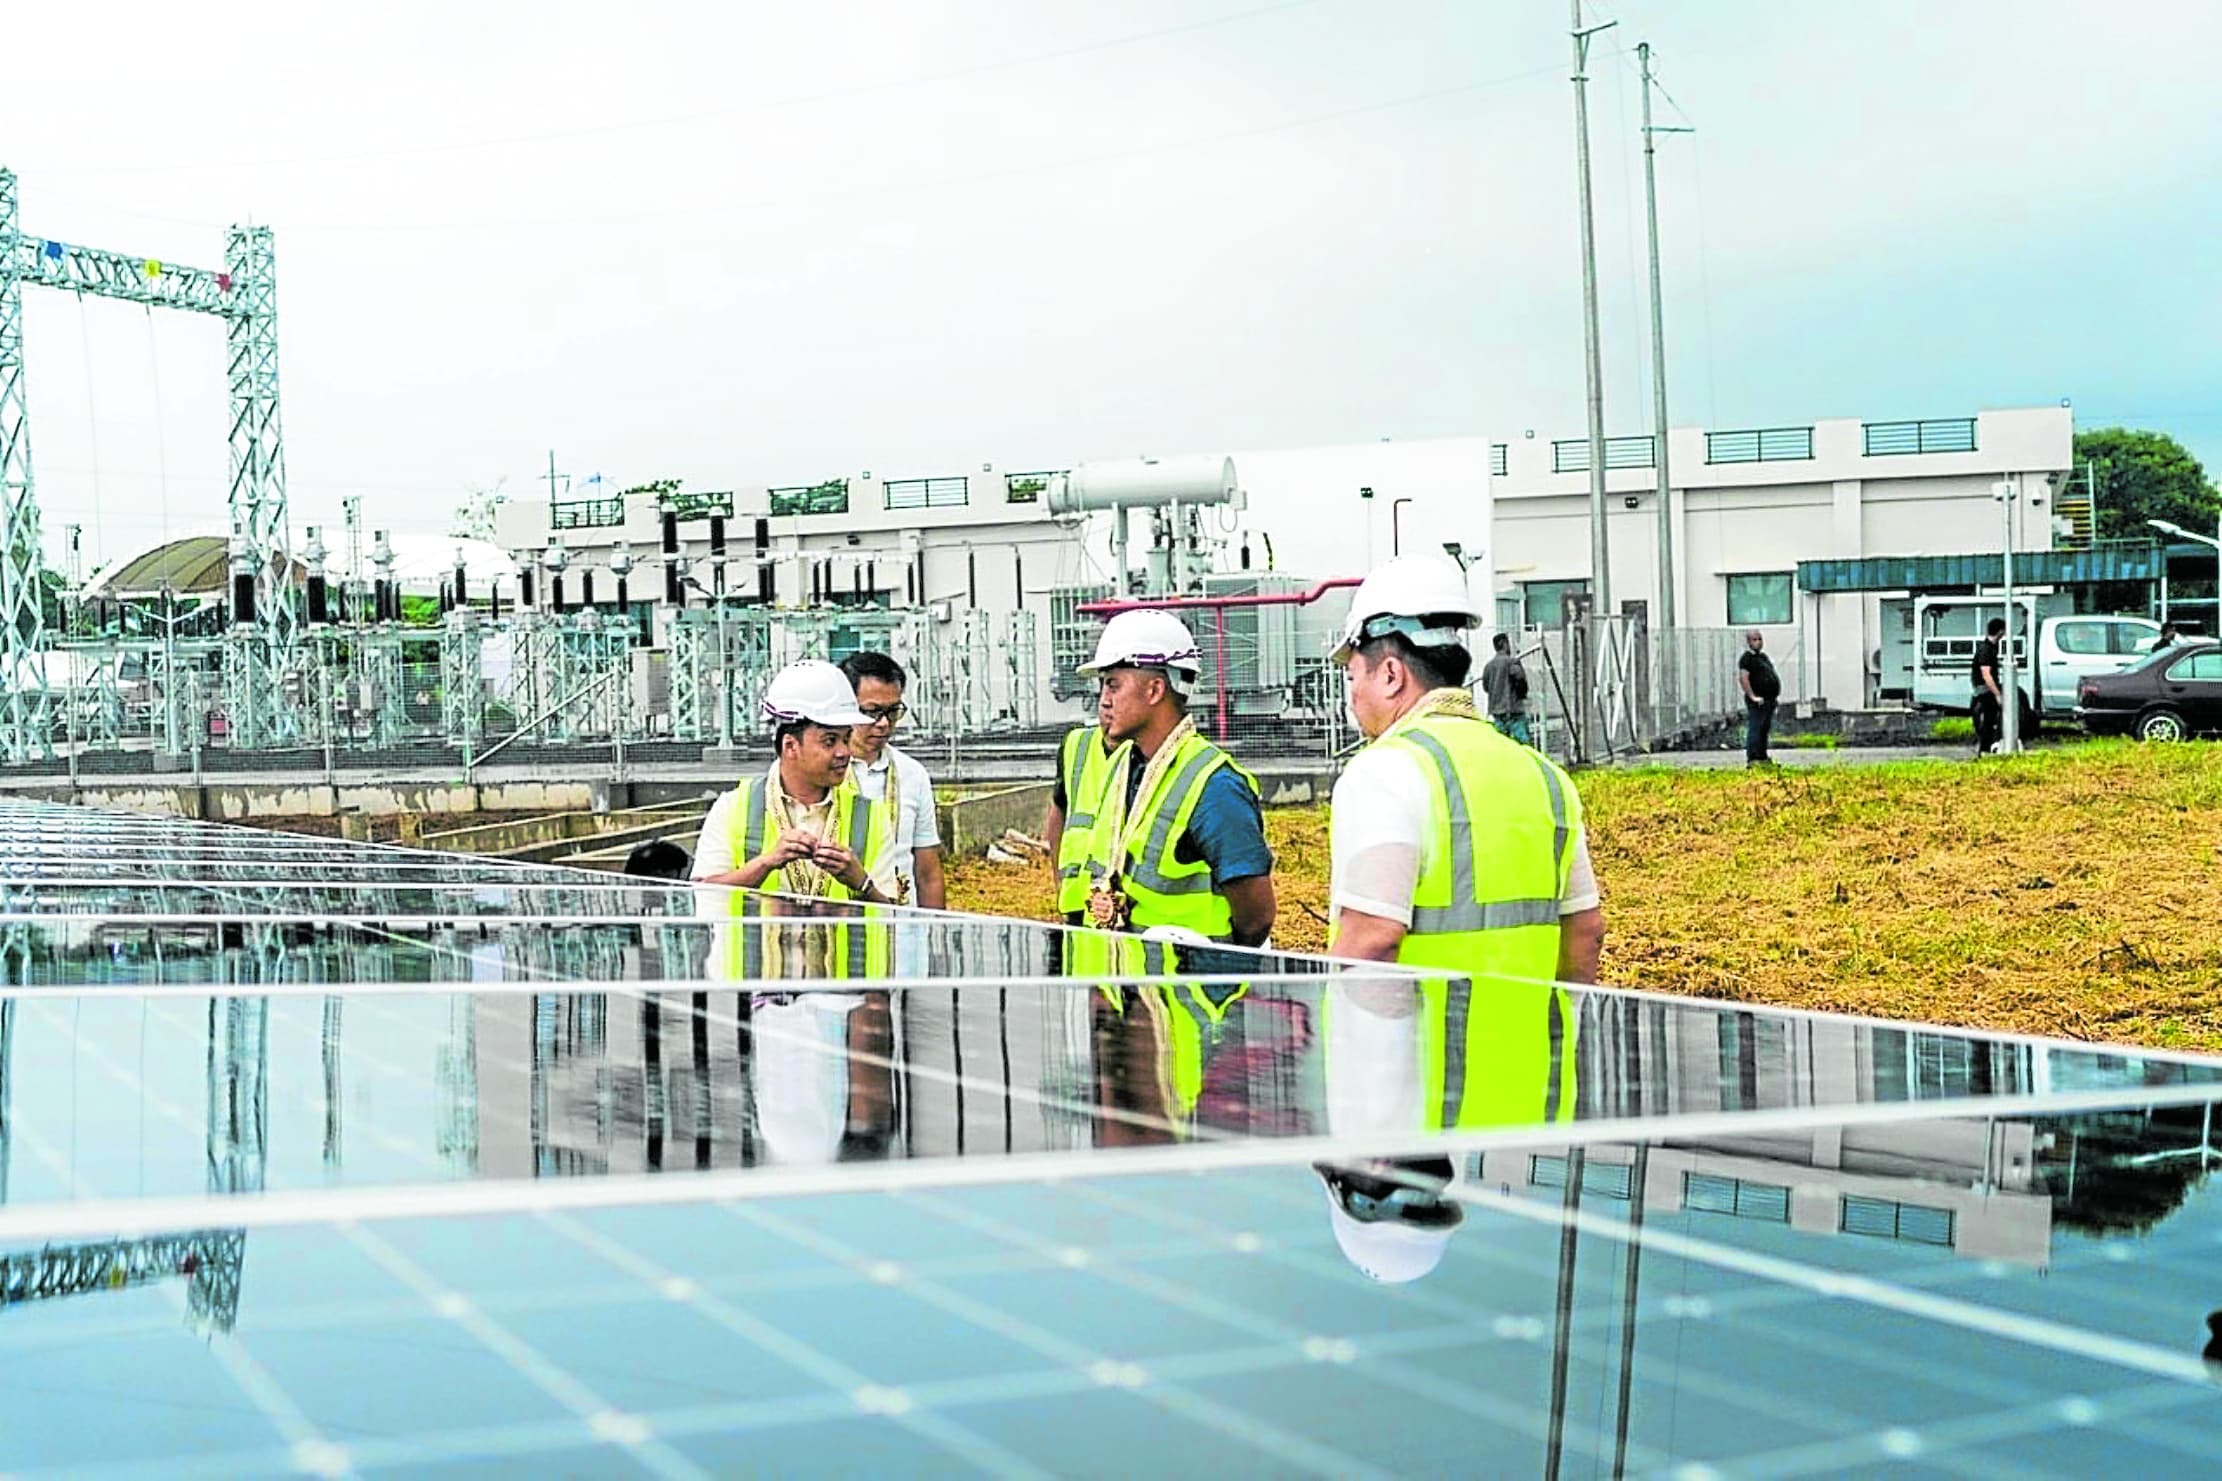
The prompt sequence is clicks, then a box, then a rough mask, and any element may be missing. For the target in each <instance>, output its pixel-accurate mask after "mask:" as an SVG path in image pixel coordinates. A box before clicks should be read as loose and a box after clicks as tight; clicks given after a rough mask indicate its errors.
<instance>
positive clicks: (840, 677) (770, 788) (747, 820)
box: [694, 658, 898, 904]
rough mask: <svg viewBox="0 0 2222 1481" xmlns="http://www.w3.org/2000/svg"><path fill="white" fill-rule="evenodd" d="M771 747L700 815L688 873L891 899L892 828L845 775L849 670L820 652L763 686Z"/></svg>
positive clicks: (852, 704) (782, 890)
mask: <svg viewBox="0 0 2222 1481" xmlns="http://www.w3.org/2000/svg"><path fill="white" fill-rule="evenodd" d="M762 709H763V714H764V719H765V721H766V722H767V723H768V724H770V725H771V726H772V728H773V736H774V742H773V743H774V744H775V745H776V746H777V748H778V754H777V755H776V756H775V757H774V758H773V760H772V764H771V766H770V767H769V768H768V769H767V770H766V771H765V772H764V774H763V775H762V776H755V777H746V778H743V779H742V781H741V784H740V785H739V786H737V787H735V788H734V789H733V790H732V791H730V792H728V793H726V794H725V795H724V796H723V797H720V798H719V799H718V800H717V802H716V803H715V804H714V805H712V807H711V808H710V815H709V816H708V817H707V818H705V819H704V820H703V822H702V836H701V838H700V840H699V841H698V842H697V843H696V844H695V849H694V878H695V879H696V880H698V881H701V882H703V883H707V884H725V885H739V886H741V887H743V888H744V889H752V890H767V891H772V892H775V893H779V894H786V895H805V896H812V897H816V898H821V899H828V900H867V901H877V902H880V903H883V904H886V903H893V902H894V900H895V897H896V895H897V893H898V889H897V885H896V879H895V858H894V846H893V845H894V829H893V828H892V827H890V826H889V824H888V819H887V816H886V812H885V809H883V808H881V807H880V806H879V805H878V804H876V803H874V802H873V801H872V800H871V799H869V798H867V797H865V796H864V795H862V794H861V793H860V792H858V791H857V788H856V784H855V783H854V782H853V781H851V780H850V777H849V756H850V751H849V735H850V732H851V731H852V730H854V729H855V728H856V727H857V726H859V725H863V724H865V723H867V721H868V718H869V717H867V716H866V715H865V713H864V712H863V710H861V709H859V708H858V707H857V703H856V691H855V690H854V689H852V688H851V687H850V685H849V679H848V675H846V674H844V673H842V672H841V670H839V669H838V668H835V667H834V666H833V665H832V664H830V663H826V662H824V661H822V660H819V659H814V658H813V659H805V660H803V661H802V662H800V663H793V664H789V665H788V666H787V667H786V668H784V669H781V670H780V671H779V673H778V674H776V675H774V676H773V678H772V681H771V682H770V683H769V684H767V685H765V686H764V698H763V703H762Z"/></svg>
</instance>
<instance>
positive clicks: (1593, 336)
mask: <svg viewBox="0 0 2222 1481" xmlns="http://www.w3.org/2000/svg"><path fill="white" fill-rule="evenodd" d="M1570 3H1571V5H1572V8H1573V17H1574V26H1573V37H1574V79H1573V80H1574V159H1575V177H1576V179H1577V180H1578V181H1579V183H1580V186H1581V225H1582V351H1583V364H1584V369H1585V371H1586V373H1587V375H1588V379H1589V586H1590V610H1592V611H1593V612H1595V613H1597V615H1598V616H1600V617H1606V616H1610V615H1611V614H1612V609H1613V607H1612V555H1611V550H1610V547H1609V542H1608V540H1607V538H1606V534H1605V373H1604V368H1603V366H1602V364H1601V363H1600V360H1599V352H1598V344H1597V339H1598V335H1597V221H1596V212H1595V211H1594V210H1593V209H1592V208H1591V204H1590V191H1589V38H1590V37H1592V36H1594V35H1596V34H1597V33H1598V32H1599V31H1608V30H1611V29H1612V27H1614V26H1615V25H1617V24H1619V23H1618V22H1617V21H1607V22H1605V24H1604V25H1602V26H1591V27H1590V28H1589V29H1587V30H1584V29H1583V28H1582V0H1570Z"/></svg>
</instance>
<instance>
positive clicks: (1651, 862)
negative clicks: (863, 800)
mask: <svg viewBox="0 0 2222 1481" xmlns="http://www.w3.org/2000/svg"><path fill="white" fill-rule="evenodd" d="M1579 783H1580V787H1581V792H1582V796H1583V800H1584V804H1585V806H1586V808H1587V811H1588V816H1589V824H1590V841H1591V848H1592V851H1593V853H1594V856H1595V859H1596V864H1597V870H1598V874H1599V877H1600V879H1601V881H1602V883H1603V885H1604V890H1605V908H1606V913H1607V929H1608V939H1607V945H1606V950H1605V968H1604V971H1605V977H1606V980H1608V981H1610V982H1614V983H1618V984H1624V985H1627V986H1633V987H1644V988H1652V989H1658V990H1663V991H1669V992H1684V993H1697V994H1703V995H1705V996H1708V997H1719V998H1736V999H1747V1000H1750V1001H1754V1002H1768V1003H1781V1004H1789V1005H1795V1006H1798V1007H1806V1008H1828V1009H1835V1010H1839V1011H1845V1012H1854V1013H1872V1014H1879V1015H1884V1016H1889V1017H1896V1018H1920V1019H1926V1020H1930V1021H1933V1022H1944V1023H1956V1024H1967V1025H1973V1026H1981V1027H1989V1028H2004V1029H2016V1030H2022V1031H2026V1032H2036V1033H2052V1034H2061V1035H2066V1036H2069V1037H2074V1038H2087V1039H2111V1040H2117V1041H2123V1042H2130V1043H2142V1044H2152V1045H2161V1046H2168V1047H2177V1048H2198V1049H2208V1050H2222V749H2217V748H2214V747H2209V746H2205V745H2184V746H2160V747H2141V746H2136V745H2133V744H2128V743H2102V744H2090V745H2070V746H2063V747H2060V748H2057V749H2052V750H2046V751H2040V752H2037V753H2033V754H2030V755H2026V756H2019V757H2014V758H2010V759H2005V760H1998V761H1984V762H1979V763H1972V762H1957V761H1908V762H1887V763H1882V764H1877V765H1847V766H1833V767H1827V768H1816V769H1811V770H1796V771H1789V770H1785V771H1770V772H1761V773H1748V772H1743V771H1682V770H1669V769H1665V768H1655V769H1640V770H1628V771H1609V772H1590V773H1585V774H1584V775H1582V776H1581V777H1580V778H1579ZM1268 822H1269V826H1270V828H1271V831H1272V837H1273V844H1274V848H1275V851H1276V853H1277V856H1278V858H1279V860H1280V871H1281V872H1280V884H1281V925H1280V928H1279V929H1278V930H1277V931H1276V933H1275V938H1276V940H1277V941H1278V942H1279V943H1280V944H1282V945H1285V946H1289V947H1295V948H1301V949H1312V950H1316V949H1318V948H1319V947H1320V946H1322V945H1323V944H1324V941H1325V935H1326V926H1325V919H1324V917H1325V910H1326V874H1327V831H1326V816H1325V812H1324V810H1322V809H1292V810H1286V811H1277V812H1275V813H1273V814H1271V815H1270V817H1269V819H1268ZM1048 900H1049V876H1048V871H1047V870H1046V869H1043V868H1038V867H1037V868H1031V869H1029V868H1021V867H1017V866H998V865H992V864H986V863H975V862H969V861H968V862H966V863H963V864H961V865H959V866H957V868H956V869H955V871H954V873H953V876H952V883H951V890H950V903H951V904H952V905H953V906H956V907H957V908H960V909H967V910H986V911H994V912H998V913H1003V914H1011V915H1028V916H1037V917H1039V916H1045V915H1046V914H1047V904H1048Z"/></svg>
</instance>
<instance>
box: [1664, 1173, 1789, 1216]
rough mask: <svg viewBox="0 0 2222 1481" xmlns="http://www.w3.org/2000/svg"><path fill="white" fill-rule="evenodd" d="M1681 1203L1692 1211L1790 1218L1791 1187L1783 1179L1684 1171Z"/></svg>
mask: <svg viewBox="0 0 2222 1481" xmlns="http://www.w3.org/2000/svg"><path fill="white" fill-rule="evenodd" d="M1682 1207H1684V1208H1686V1209H1689V1210H1690V1211H1691V1212H1693V1213H1701V1214H1730V1215H1733V1216H1734V1217H1736V1218H1739V1219H1758V1220H1760V1221H1761V1222H1763V1223H1768V1224H1787V1223H1789V1222H1790V1190H1789V1189H1788V1188H1787V1187H1784V1186H1783V1185H1782V1184H1780V1183H1753V1182H1747V1181H1746V1180H1745V1179H1743V1178H1723V1177H1716V1176H1714V1175H1713V1174H1711V1173H1702V1172H1686V1173H1684V1174H1682Z"/></svg>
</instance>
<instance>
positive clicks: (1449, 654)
mask: <svg viewBox="0 0 2222 1481" xmlns="http://www.w3.org/2000/svg"><path fill="white" fill-rule="evenodd" d="M1478 621H1479V614H1478V613H1477V611H1476V610H1475V606H1474V602H1473V598H1472V597H1471V595H1470V594H1469V593H1468V591H1467V588H1466V576H1465V573H1464V572H1463V571H1461V570H1459V569H1458V568H1457V567H1456V566H1455V565H1453V564H1451V563H1450V562H1449V561H1447V560H1443V559H1438V558H1434V557H1428V556H1404V557H1401V558H1399V559H1396V560H1392V561H1390V562H1388V563H1387V564H1386V565H1383V566H1381V567H1380V568H1378V569H1377V570H1375V571H1374V572H1373V573H1372V574H1371V575H1369V576H1368V577H1366V579H1365V580H1364V582H1362V583H1361V584H1360V585H1359V587H1358V589H1357V592H1356V593H1355V595H1354V596H1353V597H1352V599H1351V604H1350V616H1349V619H1348V623H1347V625H1346V628H1345V630H1344V633H1343V639H1342V642H1341V643H1340V644H1339V645H1338V646H1337V647H1336V649H1335V651H1334V655H1333V656H1334V660H1335V662H1336V663H1338V664H1340V665H1343V667H1344V672H1345V674H1346V676H1347V678H1348V681H1349V690H1350V708H1351V712H1352V714H1353V715H1354V716H1355V718H1356V719H1357V722H1358V727H1359V729H1360V730H1362V731H1364V732H1365V734H1366V736H1367V737H1368V739H1369V740H1370V741H1371V744H1370V745H1368V746H1367V747H1366V748H1365V749H1364V750H1363V751H1361V752H1360V753H1359V754H1358V755H1357V756H1355V757H1354V758H1352V760H1351V762H1350V764H1349V766H1348V767H1346V768H1345V769H1344V771H1343V774H1342V777H1341V779H1340V780H1339V781H1337V782H1336V784H1335V792H1334V803H1333V812H1332V815H1331V819H1330V824H1329V833H1330V838H1331V841H1332V852H1333V864H1332V869H1333V874H1332V879H1331V885H1330V905H1331V913H1330V918H1329V925H1328V937H1329V943H1330V945H1329V950H1330V951H1331V952H1333V953H1334V954H1335V955H1337V956H1343V957H1351V958H1356V959H1360V960H1366V961H1397V962H1404V963H1407V964H1410V965H1415V966H1423V967H1440V968H1443V969H1445V970H1448V971H1452V972H1457V973H1460V974H1463V975H1467V976H1471V977H1475V978H1504V979H1511V980H1517V981H1526V982H1550V981H1558V982H1593V981H1595V980H1596V976H1597V958H1598V953H1599V950H1600V949H1601V947H1602V945H1603V942H1604V915H1603V912H1602V911H1601V910H1600V909H1599V898H1598V891H1597V879H1596V875H1595V873H1594V871H1593V870H1592V869H1591V867H1590V863H1589V843H1588V840H1587V838H1586V837H1585V836H1584V834H1583V831H1582V814H1581V798H1580V797H1579V796H1578V795H1577V794H1576V792H1575V790H1574V784H1573V782H1572V780H1571V779H1569V778H1568V777H1567V775H1566V773H1565V772H1564V771H1562V770H1560V769H1559V767H1558V765H1557V764H1556V763H1554V762H1553V761H1551V759H1550V758H1549V757H1547V756H1545V755H1543V754H1542V753H1541V752H1539V751H1534V750H1530V749H1529V748H1527V747H1525V746H1522V745H1519V744H1518V743H1517V742H1514V741H1512V740H1509V739H1507V738H1506V737H1505V736H1503V735H1500V734H1499V733H1498V732H1497V731H1496V729H1495V728H1494V727H1492V726H1491V725H1490V724H1489V722H1488V721H1487V720H1486V719H1485V718H1484V717H1483V716H1482V715H1481V714H1480V712H1479V711H1478V710H1477V709H1476V707H1475V705H1474V699H1473V695H1472V693H1471V692H1470V691H1468V690H1467V689H1466V687H1465V684H1466V676H1467V674H1468V672H1469V671H1470V670H1471V668H1472V666H1473V655H1472V653H1471V652H1470V651H1469V650H1468V648H1467V646H1466V644H1467V634H1468V633H1469V631H1470V630H1471V629H1472V628H1473V627H1474V626H1475V624H1476V623H1477V622H1478Z"/></svg>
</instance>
